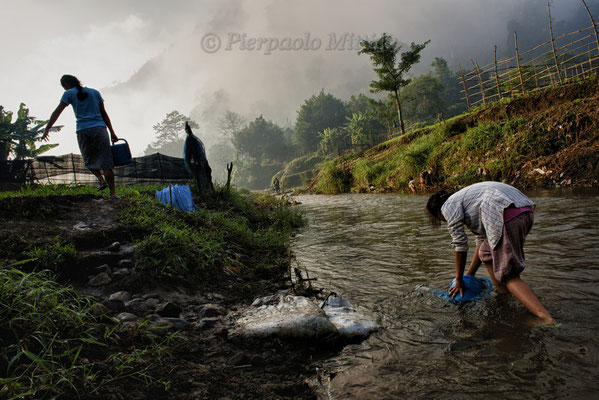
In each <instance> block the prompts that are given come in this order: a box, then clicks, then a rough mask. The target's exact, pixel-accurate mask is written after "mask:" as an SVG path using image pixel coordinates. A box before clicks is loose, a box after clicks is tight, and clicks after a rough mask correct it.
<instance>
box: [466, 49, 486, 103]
mask: <svg viewBox="0 0 599 400" xmlns="http://www.w3.org/2000/svg"><path fill="white" fill-rule="evenodd" d="M470 61H472V66H473V67H474V70H475V71H476V75H477V76H478V85H479V86H480V93H481V95H482V96H483V104H484V105H485V106H486V105H487V99H486V98H485V88H484V87H483V80H482V78H481V76H480V69H478V63H475V62H474V60H473V59H471V60H470Z"/></svg>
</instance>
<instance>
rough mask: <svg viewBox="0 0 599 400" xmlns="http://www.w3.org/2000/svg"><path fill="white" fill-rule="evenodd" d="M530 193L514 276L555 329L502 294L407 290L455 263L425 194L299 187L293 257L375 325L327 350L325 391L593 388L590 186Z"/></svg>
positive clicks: (597, 235)
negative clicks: (455, 298)
mask: <svg viewBox="0 0 599 400" xmlns="http://www.w3.org/2000/svg"><path fill="white" fill-rule="evenodd" d="M529 195H530V197H531V198H532V199H533V201H534V202H535V203H536V204H537V211H536V213H535V224H534V227H533V229H532V231H531V233H530V234H529V236H528V239H527V242H526V246H525V252H526V259H527V268H526V270H525V271H524V273H523V274H522V277H523V278H524V279H525V280H526V281H527V282H529V283H530V284H531V286H532V287H533V288H534V290H535V291H536V293H537V294H538V296H539V297H540V299H541V301H542V302H543V304H544V305H545V306H546V307H547V309H549V310H550V312H551V313H552V314H553V315H554V317H555V318H556V319H557V320H558V321H560V322H562V323H563V326H562V327H561V328H556V329H539V328H531V327H530V326H531V325H530V323H531V322H532V321H533V320H534V318H533V317H532V316H531V315H530V314H528V312H527V311H526V310H525V309H524V307H523V306H521V305H520V304H519V303H518V302H517V301H516V300H514V299H513V298H511V297H510V296H494V297H492V298H490V299H487V300H483V301H480V302H477V303H475V304H466V305H461V306H455V305H451V304H447V303H445V302H443V301H442V300H440V299H438V298H436V297H434V295H431V294H429V293H423V292H421V291H418V290H415V288H416V286H417V285H419V284H424V285H426V286H429V287H433V288H438V289H445V288H447V286H448V285H449V282H450V280H451V279H452V277H453V276H454V273H455V267H454V264H453V250H452V248H451V247H450V245H449V243H450V241H451V240H450V237H449V233H448V232H447V229H446V228H445V226H441V227H439V229H434V228H432V227H431V226H430V225H429V224H428V221H427V219H426V217H425V215H424V212H423V210H424V205H425V203H426V197H424V196H408V195H342V196H300V197H299V198H297V200H299V201H300V202H302V204H301V205H300V206H299V207H300V208H301V209H302V210H303V211H304V212H305V213H306V216H307V217H308V220H309V226H308V227H307V228H305V229H304V231H303V232H302V233H301V234H299V235H298V236H297V237H296V239H295V243H294V249H295V253H296V255H297V258H298V260H299V262H300V263H301V265H302V266H306V267H307V268H308V271H309V272H310V275H311V276H312V275H314V276H317V277H318V283H319V286H321V287H323V286H324V287H326V288H327V289H330V290H332V291H335V292H337V293H343V295H344V297H346V298H348V299H349V300H350V301H352V302H354V303H355V304H359V305H361V306H363V307H364V308H366V309H368V310H370V312H372V313H373V314H374V315H375V316H377V317H378V318H379V319H380V321H381V322H382V324H383V326H384V327H385V329H384V330H382V331H381V332H378V333H376V334H374V335H372V336H371V337H370V338H369V339H368V340H366V341H364V342H362V343H360V344H354V345H350V346H347V347H346V348H345V349H344V350H343V351H342V353H341V354H339V356H337V357H336V358H334V359H332V360H329V361H327V364H326V365H325V368H327V369H328V370H329V371H332V372H334V373H336V375H335V377H334V378H333V380H332V381H331V396H332V398H338V399H345V398H353V399H396V398H406V397H417V398H457V397H460V398H481V397H483V396H485V397H490V398H531V397H535V398H564V397H567V398H589V397H591V396H593V395H597V393H599V362H598V361H599V335H598V334H597V331H598V329H599V318H598V317H599V285H597V281H598V280H599V279H598V278H599V267H598V265H599V247H598V244H599V207H597V206H598V204H599V192H596V191H595V192H588V191H587V192H581V193H575V192H538V193H532V194H529ZM470 236H471V237H472V235H470ZM473 247H474V243H473V242H472V243H471V248H473ZM471 253H472V251H470V254H469V256H471ZM479 274H481V276H486V271H484V268H481V270H479Z"/></svg>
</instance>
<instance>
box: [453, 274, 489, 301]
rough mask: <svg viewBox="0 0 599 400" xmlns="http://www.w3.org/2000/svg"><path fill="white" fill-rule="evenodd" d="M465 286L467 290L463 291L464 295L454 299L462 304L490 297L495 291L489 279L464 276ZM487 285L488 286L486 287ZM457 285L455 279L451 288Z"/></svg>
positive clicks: (458, 295)
mask: <svg viewBox="0 0 599 400" xmlns="http://www.w3.org/2000/svg"><path fill="white" fill-rule="evenodd" d="M463 279H464V284H465V285H466V288H465V289H464V290H463V292H464V295H463V296H462V295H460V294H459V292H458V294H457V295H456V296H455V297H454V298H453V299H452V300H453V301H457V302H462V301H470V300H475V299H478V298H484V297H489V296H490V295H491V292H492V291H493V284H492V283H491V281H490V280H489V279H487V278H477V277H476V276H471V275H464V276H463ZM485 283H486V285H485ZM454 284H455V278H454V279H453V280H452V281H451V283H450V284H449V288H450V289H451V287H452V286H453V285H454Z"/></svg>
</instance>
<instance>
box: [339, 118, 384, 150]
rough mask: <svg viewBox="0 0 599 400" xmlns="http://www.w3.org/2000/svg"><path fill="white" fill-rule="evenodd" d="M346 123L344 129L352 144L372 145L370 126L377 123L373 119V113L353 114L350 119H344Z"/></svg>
mask: <svg viewBox="0 0 599 400" xmlns="http://www.w3.org/2000/svg"><path fill="white" fill-rule="evenodd" d="M346 119H347V123H346V124H345V129H346V130H347V133H348V135H349V136H350V138H351V143H352V144H354V145H355V144H358V145H359V144H367V143H369V144H371V145H372V144H373V142H372V133H373V131H372V126H373V125H374V124H375V123H377V121H376V119H375V118H374V112H373V111H372V110H367V111H365V112H357V113H353V114H352V116H351V117H346Z"/></svg>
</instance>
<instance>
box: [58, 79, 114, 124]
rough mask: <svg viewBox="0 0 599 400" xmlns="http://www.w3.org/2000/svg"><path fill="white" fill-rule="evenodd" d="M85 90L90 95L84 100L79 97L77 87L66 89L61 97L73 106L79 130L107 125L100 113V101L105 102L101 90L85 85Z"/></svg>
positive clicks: (62, 100) (64, 101)
mask: <svg viewBox="0 0 599 400" xmlns="http://www.w3.org/2000/svg"><path fill="white" fill-rule="evenodd" d="M83 91H84V92H86V93H87V95H88V96H87V98H85V99H84V100H79V99H78V98H77V88H72V89H69V90H65V92H64V94H63V95H62V98H61V99H60V101H61V102H63V103H65V104H66V105H69V104H71V105H72V106H73V111H74V112H75V118H77V130H78V131H80V130H82V129H88V128H95V127H97V126H106V123H105V122H104V118H102V114H100V103H103V102H104V99H103V98H102V96H101V95H100V92H98V91H97V90H96V89H92V88H88V87H84V88H83Z"/></svg>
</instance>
